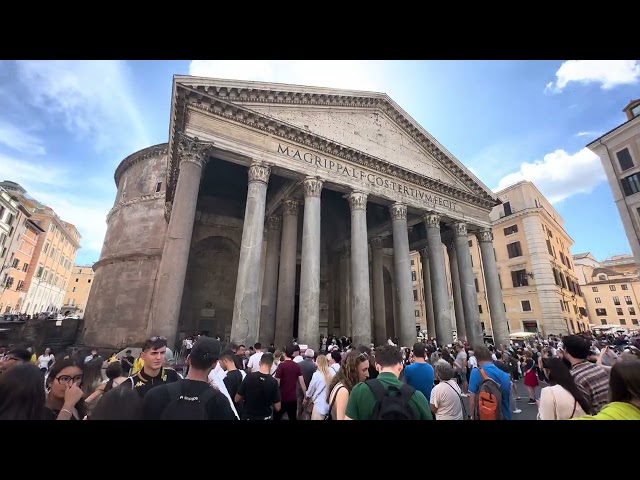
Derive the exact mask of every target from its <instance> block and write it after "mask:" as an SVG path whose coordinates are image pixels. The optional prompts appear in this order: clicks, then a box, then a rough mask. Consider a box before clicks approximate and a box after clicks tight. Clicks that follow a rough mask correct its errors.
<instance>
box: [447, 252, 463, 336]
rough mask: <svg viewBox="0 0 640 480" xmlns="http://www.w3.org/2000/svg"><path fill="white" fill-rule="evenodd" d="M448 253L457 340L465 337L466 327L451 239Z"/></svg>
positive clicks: (456, 261)
mask: <svg viewBox="0 0 640 480" xmlns="http://www.w3.org/2000/svg"><path fill="white" fill-rule="evenodd" d="M447 253H448V254H449V270H450V272H451V289H452V290H453V307H454V309H455V311H456V330H457V333H458V339H459V340H465V339H466V337H467V328H466V327H465V324H464V317H465V314H464V303H463V302H462V289H461V288H460V274H459V273H458V254H457V253H456V248H455V244H454V242H453V241H450V242H447Z"/></svg>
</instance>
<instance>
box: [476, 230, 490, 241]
mask: <svg viewBox="0 0 640 480" xmlns="http://www.w3.org/2000/svg"><path fill="white" fill-rule="evenodd" d="M476 238H477V239H478V242H480V243H491V242H493V232H491V230H490V229H488V228H486V229H483V230H480V231H479V232H476Z"/></svg>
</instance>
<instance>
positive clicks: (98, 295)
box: [83, 145, 167, 348]
mask: <svg viewBox="0 0 640 480" xmlns="http://www.w3.org/2000/svg"><path fill="white" fill-rule="evenodd" d="M166 168H167V155H166V145H156V146H154V147H149V148H146V149H144V150H141V151H139V152H136V153H135V154H133V155H131V156H129V157H127V158H126V159H125V160H124V161H123V162H122V163H121V164H120V166H119V167H118V169H117V171H116V180H117V181H118V197H117V200H116V203H115V205H114V207H113V208H112V209H111V211H110V212H109V214H108V215H107V233H106V236H105V240H104V245H103V248H102V253H101V256H100V260H99V261H98V262H97V263H96V264H95V265H94V270H95V272H96V273H95V277H94V280H93V287H92V289H91V293H90V295H89V300H88V302H87V307H86V313H85V317H84V319H85V328H84V332H83V333H84V336H83V341H84V343H85V344H86V345H88V346H96V347H108V348H116V347H121V346H124V345H129V346H132V345H135V344H140V343H142V342H143V341H144V340H145V338H146V336H147V335H148V333H149V332H148V331H147V328H148V322H149V312H150V307H151V304H152V300H153V294H154V288H155V283H156V275H157V272H158V267H159V265H160V259H161V257H162V249H163V247H164V240H165V234H166V230H167V223H166V221H165V218H164V203H165V200H164V192H165V188H166V186H165V178H166ZM159 183H160V185H158V184H159ZM156 190H159V191H156Z"/></svg>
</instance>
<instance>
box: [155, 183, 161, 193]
mask: <svg viewBox="0 0 640 480" xmlns="http://www.w3.org/2000/svg"><path fill="white" fill-rule="evenodd" d="M161 188H162V182H158V184H157V185H156V193H158V192H159V191H160V189H161Z"/></svg>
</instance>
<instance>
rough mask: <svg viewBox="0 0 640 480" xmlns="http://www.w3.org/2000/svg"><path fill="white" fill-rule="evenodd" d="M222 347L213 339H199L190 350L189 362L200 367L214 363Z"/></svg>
mask: <svg viewBox="0 0 640 480" xmlns="http://www.w3.org/2000/svg"><path fill="white" fill-rule="evenodd" d="M222 346H223V345H222V343H221V342H219V341H218V340H216V339H215V338H210V337H200V338H199V339H198V341H197V342H196V343H195V345H194V346H193V348H192V349H191V354H190V355H191V361H192V362H195V363H198V364H200V365H202V364H210V362H211V363H213V362H216V361H218V358H219V357H220V352H222Z"/></svg>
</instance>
